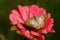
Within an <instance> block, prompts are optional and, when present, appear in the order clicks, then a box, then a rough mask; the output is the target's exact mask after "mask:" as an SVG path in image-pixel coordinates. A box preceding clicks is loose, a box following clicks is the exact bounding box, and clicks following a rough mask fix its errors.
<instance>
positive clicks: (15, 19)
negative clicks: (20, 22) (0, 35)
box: [9, 14, 17, 24]
mask: <svg viewBox="0 0 60 40" xmlns="http://www.w3.org/2000/svg"><path fill="white" fill-rule="evenodd" d="M9 19H10V20H11V22H12V23H13V24H17V17H16V15H14V14H10V15H9Z"/></svg>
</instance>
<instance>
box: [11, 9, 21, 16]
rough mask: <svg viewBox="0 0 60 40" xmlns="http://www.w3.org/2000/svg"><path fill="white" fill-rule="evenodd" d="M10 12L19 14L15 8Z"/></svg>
mask: <svg viewBox="0 0 60 40" xmlns="http://www.w3.org/2000/svg"><path fill="white" fill-rule="evenodd" d="M11 13H13V14H15V15H16V16H20V13H19V12H18V11H17V10H15V9H13V10H11Z"/></svg>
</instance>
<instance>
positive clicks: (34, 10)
mask: <svg viewBox="0 0 60 40" xmlns="http://www.w3.org/2000/svg"><path fill="white" fill-rule="evenodd" d="M30 12H31V13H32V15H34V16H36V15H38V14H39V7H38V6H37V5H32V6H30Z"/></svg>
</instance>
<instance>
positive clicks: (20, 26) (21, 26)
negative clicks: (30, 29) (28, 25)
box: [17, 23, 25, 30]
mask: <svg viewBox="0 0 60 40" xmlns="http://www.w3.org/2000/svg"><path fill="white" fill-rule="evenodd" d="M17 27H18V28H19V29H24V30H25V28H24V27H23V25H22V24H20V23H18V25H17Z"/></svg>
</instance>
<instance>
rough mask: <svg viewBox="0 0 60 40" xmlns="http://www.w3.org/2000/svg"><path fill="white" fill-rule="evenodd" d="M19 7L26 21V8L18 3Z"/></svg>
mask: <svg viewBox="0 0 60 40" xmlns="http://www.w3.org/2000/svg"><path fill="white" fill-rule="evenodd" d="M18 9H19V11H20V14H21V16H22V18H23V20H24V21H26V18H27V15H26V11H25V9H24V8H23V7H22V6H21V5H18Z"/></svg>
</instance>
